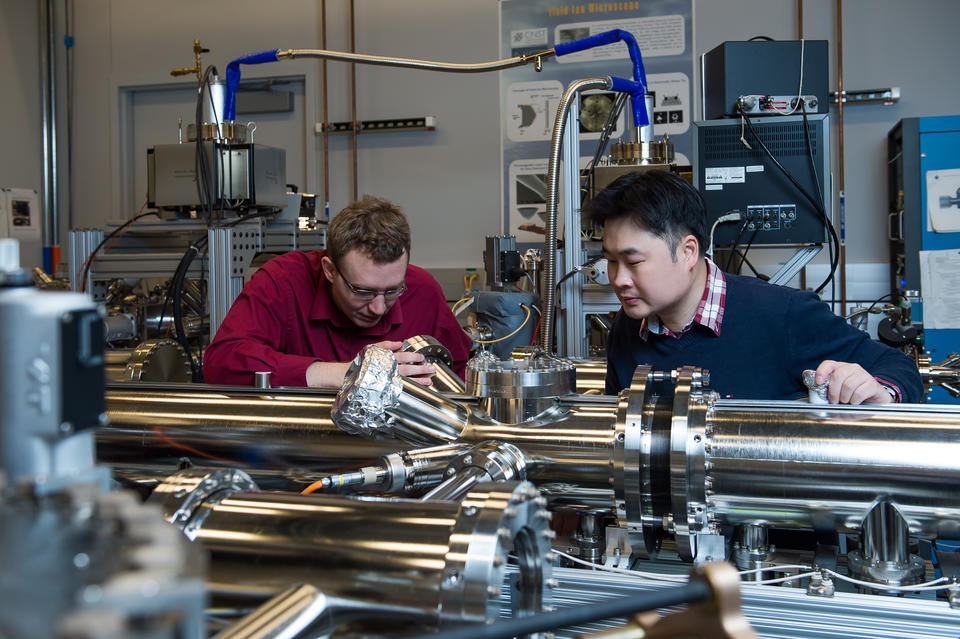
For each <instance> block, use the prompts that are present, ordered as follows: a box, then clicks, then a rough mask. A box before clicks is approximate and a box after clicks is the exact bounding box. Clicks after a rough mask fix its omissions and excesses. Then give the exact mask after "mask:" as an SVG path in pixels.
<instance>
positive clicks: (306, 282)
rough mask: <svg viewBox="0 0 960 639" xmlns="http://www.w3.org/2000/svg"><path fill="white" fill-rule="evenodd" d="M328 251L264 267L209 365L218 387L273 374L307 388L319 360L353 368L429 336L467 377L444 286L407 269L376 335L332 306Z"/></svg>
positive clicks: (220, 335)
mask: <svg viewBox="0 0 960 639" xmlns="http://www.w3.org/2000/svg"><path fill="white" fill-rule="evenodd" d="M325 254H326V252H325V251H310V252H302V251H291V252H289V253H285V254H284V255H280V256H278V257H275V258H273V259H272V260H270V261H269V262H267V263H266V264H265V265H263V266H262V267H261V268H260V269H259V270H258V271H257V272H256V273H255V274H254V275H253V278H251V280H250V281H249V282H248V283H247V285H246V286H244V288H243V292H242V293H240V296H239V297H238V298H237V300H236V301H235V302H234V303H233V306H232V307H231V308H230V312H229V313H227V317H226V318H225V319H224V321H223V323H222V324H221V325H220V328H219V329H218V330H217V335H216V337H215V338H214V340H213V342H211V344H210V346H208V347H207V350H206V353H205V354H204V358H203V373H204V378H205V379H206V381H207V382H208V383H211V384H233V385H242V386H250V385H252V384H253V378H254V373H255V372H256V371H270V372H271V373H272V375H271V377H270V383H271V384H272V385H274V386H305V385H306V383H307V381H306V370H307V367H308V366H310V364H312V363H313V362H315V361H318V360H319V361H323V362H346V361H350V360H351V359H353V358H354V357H356V355H357V353H359V352H360V350H361V349H362V348H363V347H364V346H366V345H367V344H374V343H376V342H382V341H384V340H391V341H402V340H404V339H407V338H408V337H413V336H415V335H430V336H432V337H434V338H436V339H437V340H438V341H439V342H440V343H441V344H443V345H444V346H446V347H447V349H449V351H450V354H451V356H452V357H453V370H454V371H455V372H456V373H457V374H458V375H460V376H461V377H462V376H463V374H464V370H465V367H466V361H467V358H468V357H469V354H470V338H469V337H467V335H466V334H465V333H464V332H463V330H462V329H461V328H460V325H459V324H458V323H457V320H456V318H455V317H454V316H453V313H451V312H450V309H449V307H448V306H447V303H446V300H445V299H444V296H443V291H442V290H441V289H440V285H439V284H438V283H437V281H436V280H435V279H434V278H433V276H431V275H430V274H429V273H428V272H427V271H425V270H423V269H422V268H419V267H417V266H413V265H408V266H407V272H406V280H405V281H406V284H407V290H406V291H405V292H404V293H403V295H401V296H400V298H399V299H398V300H397V302H396V303H395V304H394V305H393V307H392V308H391V309H390V311H389V312H387V314H386V315H385V316H384V317H383V318H382V319H381V320H380V322H378V323H377V324H376V325H375V326H373V327H371V328H360V327H358V326H356V325H355V324H354V323H353V322H351V321H350V320H349V319H348V318H347V317H346V315H344V314H343V313H342V312H341V311H340V309H338V308H337V306H336V305H335V304H334V302H333V298H332V297H331V295H330V283H329V282H328V281H327V279H326V278H325V277H324V276H323V271H322V269H321V267H320V258H322V257H323V256H324V255H325Z"/></svg>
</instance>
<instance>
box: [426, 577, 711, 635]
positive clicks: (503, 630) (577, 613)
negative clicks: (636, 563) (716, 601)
mask: <svg viewBox="0 0 960 639" xmlns="http://www.w3.org/2000/svg"><path fill="white" fill-rule="evenodd" d="M711 596H712V590H711V588H710V586H709V585H708V584H707V583H706V582H703V581H695V582H693V583H690V584H687V585H685V586H679V587H677V588H670V589H668V590H661V591H659V592H647V593H643V594H641V595H631V596H629V597H618V598H617V599H608V600H607V601H597V602H594V603H591V604H588V605H583V606H578V607H576V608H568V609H566V610H558V611H556V612H548V613H545V614H542V615H537V616H535V617H519V618H516V619H511V620H509V621H501V622H498V623H494V624H482V623H481V624H475V625H470V626H464V627H462V628H456V629H453V630H448V631H445V632H438V633H437V634H434V635H424V636H423V639H428V638H429V639H508V638H509V637H517V636H521V635H527V634H530V633H533V632H544V631H547V630H555V629H557V628H568V627H570V626H576V625H579V624H584V623H589V622H591V621H600V620H602V619H612V618H616V617H625V616H627V615H631V614H633V613H635V612H644V611H646V610H656V609H658V608H667V607H670V606H679V605H680V604H686V603H700V602H703V601H707V600H709V599H710V597H711Z"/></svg>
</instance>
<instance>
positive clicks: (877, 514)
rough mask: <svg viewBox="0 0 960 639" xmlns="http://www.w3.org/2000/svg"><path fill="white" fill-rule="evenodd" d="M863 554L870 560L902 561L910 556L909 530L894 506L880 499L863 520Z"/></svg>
mask: <svg viewBox="0 0 960 639" xmlns="http://www.w3.org/2000/svg"><path fill="white" fill-rule="evenodd" d="M863 532H864V535H863V556H864V558H865V559H866V560H868V561H871V562H874V563H876V562H880V561H892V562H897V563H903V562H905V561H907V558H908V557H909V556H910V543H909V541H910V540H909V536H910V530H909V528H908V526H907V522H906V521H904V519H903V517H901V516H900V513H899V512H898V511H897V508H896V506H894V505H893V504H891V503H890V502H887V501H882V502H880V503H878V504H877V505H876V506H874V507H873V508H872V509H871V510H870V512H869V513H868V514H867V517H866V518H865V519H864V521H863Z"/></svg>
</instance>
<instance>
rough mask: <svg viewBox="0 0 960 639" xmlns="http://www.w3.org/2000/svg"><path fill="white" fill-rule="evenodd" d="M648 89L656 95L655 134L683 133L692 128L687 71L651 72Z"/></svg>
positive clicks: (654, 106) (648, 77)
mask: <svg viewBox="0 0 960 639" xmlns="http://www.w3.org/2000/svg"><path fill="white" fill-rule="evenodd" d="M647 84H648V85H649V86H648V90H649V91H651V92H652V93H653V95H654V100H653V134H654V135H655V136H657V137H660V136H663V135H670V136H675V135H681V134H683V133H686V132H687V130H688V129H689V128H690V119H691V117H692V116H691V113H690V100H689V96H690V76H688V75H687V74H685V73H651V74H649V75H647Z"/></svg>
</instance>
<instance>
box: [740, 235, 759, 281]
mask: <svg viewBox="0 0 960 639" xmlns="http://www.w3.org/2000/svg"><path fill="white" fill-rule="evenodd" d="M759 232H760V228H759V227H757V228H755V229H753V234H752V235H751V236H750V240H749V241H748V242H747V248H745V249H743V252H742V253H740V254H739V255H740V264H739V265H738V266H737V275H740V271H742V270H743V263H744V262H746V261H747V253H749V252H750V247H751V246H753V241H754V240H755V239H757V233H759ZM750 268H753V265H750ZM753 272H754V273H756V272H757V270H756V269H753ZM758 275H759V274H758Z"/></svg>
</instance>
